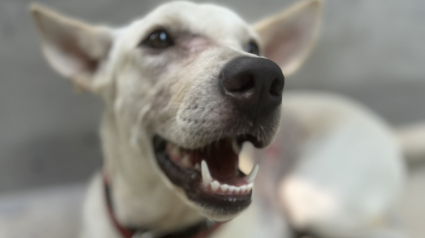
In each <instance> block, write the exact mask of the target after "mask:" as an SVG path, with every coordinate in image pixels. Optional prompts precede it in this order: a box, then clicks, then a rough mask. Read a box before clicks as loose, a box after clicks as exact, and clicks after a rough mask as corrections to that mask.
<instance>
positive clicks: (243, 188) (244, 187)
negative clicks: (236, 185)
mask: <svg viewBox="0 0 425 238" xmlns="http://www.w3.org/2000/svg"><path fill="white" fill-rule="evenodd" d="M240 188H241V193H246V191H247V190H248V187H247V185H243V186H241V187H240Z"/></svg>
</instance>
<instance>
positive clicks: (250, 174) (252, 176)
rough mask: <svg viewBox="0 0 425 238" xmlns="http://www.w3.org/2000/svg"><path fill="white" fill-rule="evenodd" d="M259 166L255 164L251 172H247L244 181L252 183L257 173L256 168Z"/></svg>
mask: <svg viewBox="0 0 425 238" xmlns="http://www.w3.org/2000/svg"><path fill="white" fill-rule="evenodd" d="M259 167H260V166H259V165H258V164H256V165H255V166H254V168H252V170H251V173H249V175H248V176H246V181H247V182H248V183H252V182H254V179H255V177H257V173H258V168H259Z"/></svg>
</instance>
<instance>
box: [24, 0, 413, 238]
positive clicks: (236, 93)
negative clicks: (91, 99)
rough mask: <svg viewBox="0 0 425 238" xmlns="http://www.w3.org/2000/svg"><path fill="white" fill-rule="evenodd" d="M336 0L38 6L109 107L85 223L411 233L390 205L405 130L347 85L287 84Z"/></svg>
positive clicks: (72, 73)
mask: <svg viewBox="0 0 425 238" xmlns="http://www.w3.org/2000/svg"><path fill="white" fill-rule="evenodd" d="M321 4H322V3H321V1H319V0H306V1H304V2H301V3H299V4H296V5H294V6H292V7H291V8H290V9H288V10H286V11H284V12H282V13H280V14H277V15H275V16H271V17H268V18H266V19H265V20H262V21H260V22H259V23H256V24H254V25H249V24H247V23H245V21H243V20H242V19H241V18H240V17H239V16H238V15H236V14H235V13H233V12H232V11H230V10H228V9H226V8H223V7H219V6H216V5H212V4H195V3H190V2H171V3H167V4H164V5H162V6H160V7H158V8H157V9H155V10H154V11H153V12H151V13H150V14H148V15H147V16H146V17H144V18H142V19H140V20H136V21H134V22H132V23H130V24H129V25H127V26H125V27H120V28H110V27H107V26H95V25H90V24H87V23H84V22H81V21H79V20H75V19H71V18H68V17H65V16H63V15H60V14H59V13H56V12H54V11H52V10H49V9H48V8H45V7H42V6H40V5H33V6H32V7H31V11H32V14H33V17H34V20H35V22H36V25H37V27H38V30H39V33H40V36H41V40H42V49H43V52H44V55H45V56H46V58H47V61H48V62H49V63H50V65H51V66H52V67H53V68H54V69H55V70H56V71H58V72H59V73H60V74H61V75H63V76H65V77H67V78H69V79H71V80H72V82H73V83H74V84H75V85H76V86H77V87H78V88H80V89H82V90H86V91H90V92H92V93H94V94H96V95H99V96H100V97H101V98H103V99H104V101H105V105H106V106H105V107H106V109H105V112H104V115H103V119H102V123H101V138H102V142H103V146H102V148H103V152H104V167H103V171H102V173H99V174H97V175H96V176H95V178H94V179H93V181H92V183H91V185H90V188H89V191H88V196H87V200H86V204H85V214H84V216H85V217H84V221H85V224H84V230H83V231H82V233H81V237H91V238H93V237H102V238H108V237H110V238H117V237H137V236H138V235H140V237H206V236H208V235H211V236H212V237H221V238H222V237H245V238H248V237H303V236H304V235H307V236H311V237H322V238H325V237H329V238H332V237H335V238H337V237H338V238H342V237H355V238H357V237H358V238H363V237H364V238H369V237H386V238H389V237H404V236H403V234H402V233H399V232H397V230H396V229H394V228H393V226H392V224H391V222H390V220H389V219H388V218H389V215H390V214H389V212H390V208H391V206H392V205H393V203H394V202H395V200H396V198H397V195H398V194H399V193H400V191H401V187H402V184H403V180H404V163H403V153H402V149H401V147H400V143H399V141H397V139H396V137H395V136H394V135H395V134H394V132H393V131H392V129H391V128H389V126H388V125H387V124H386V123H385V122H384V121H382V120H381V119H379V118H378V117H377V115H375V114H374V113H373V112H370V111H369V110H367V109H365V108H364V107H362V106H361V105H358V104H356V103H354V102H351V101H349V100H347V99H344V98H342V97H340V96H336V95H330V94H319V93H313V92H288V93H285V94H284V95H283V97H282V91H283V87H284V76H283V75H285V77H290V75H291V74H292V73H294V72H295V71H296V70H297V69H298V68H299V67H300V66H301V65H302V63H303V62H304V60H305V59H306V58H307V56H308V54H309V52H310V50H311V49H312V46H313V44H314V42H315V40H316V38H317V34H318V30H319V22H320V17H321ZM282 73H283V74H282ZM407 137H409V136H405V137H403V138H407ZM274 138H275V139H274ZM273 139H274V140H273ZM247 142H248V143H247ZM405 144H409V145H411V143H409V142H406V143H405ZM242 147H243V149H242ZM406 147H408V146H406ZM259 148H266V149H265V150H258V149H259ZM415 148H416V147H415ZM415 153H416V154H418V153H421V151H419V152H415ZM259 167H261V169H260V170H259ZM257 174H258V176H257ZM256 178H257V179H256ZM254 179H256V182H255V188H254V189H253V185H254V184H253V182H254ZM254 190H255V191H256V192H255V193H254V195H252V194H253V193H252V191H254ZM252 196H254V200H253V201H254V202H253V203H252V204H251V199H252V198H251V197H252ZM247 208H248V209H247ZM245 210H246V211H245ZM242 211H245V212H243V213H242ZM209 220H214V221H217V222H218V223H211V222H209ZM229 220H232V221H231V222H226V223H222V222H225V221H229ZM218 226H220V227H219V228H218ZM148 235H150V236H148Z"/></svg>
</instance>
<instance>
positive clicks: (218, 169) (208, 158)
mask: <svg viewBox="0 0 425 238" xmlns="http://www.w3.org/2000/svg"><path fill="white" fill-rule="evenodd" d="M203 154H204V159H205V162H207V164H208V168H209V170H210V173H211V176H212V177H213V178H215V179H217V180H218V181H221V182H229V181H230V180H233V179H234V178H235V177H236V176H237V174H238V163H239V156H238V154H237V153H236V152H235V151H234V149H233V146H232V140H230V139H222V140H219V141H218V142H216V143H214V144H212V145H210V146H208V147H206V148H205V152H204V153H203Z"/></svg>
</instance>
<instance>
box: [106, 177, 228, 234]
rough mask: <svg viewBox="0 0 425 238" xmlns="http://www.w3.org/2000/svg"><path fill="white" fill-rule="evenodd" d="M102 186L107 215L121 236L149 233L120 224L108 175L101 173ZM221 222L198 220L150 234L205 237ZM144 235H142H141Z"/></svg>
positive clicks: (146, 230) (145, 230)
mask: <svg viewBox="0 0 425 238" xmlns="http://www.w3.org/2000/svg"><path fill="white" fill-rule="evenodd" d="M103 187H104V193H105V200H106V206H107V210H108V214H109V217H110V219H111V221H112V223H113V224H114V226H115V228H116V229H117V231H118V232H119V233H120V234H121V236H122V237H123V238H135V237H136V235H138V234H145V233H149V230H148V229H134V228H128V227H124V226H122V225H121V224H120V223H119V222H118V220H117V218H116V216H115V214H114V209H113V204H112V198H111V187H110V185H109V180H108V177H107V176H106V175H105V174H103ZM221 224H222V223H215V222H212V221H209V220H205V221H202V222H199V223H197V224H195V225H192V226H190V227H187V228H183V229H181V230H179V231H177V232H173V233H170V234H166V235H162V236H159V237H156V236H150V237H152V238H206V237H208V236H209V235H211V234H212V233H213V232H214V231H215V230H216V229H217V228H218V227H219V226H220V225H221ZM142 237H144V236H142Z"/></svg>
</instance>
